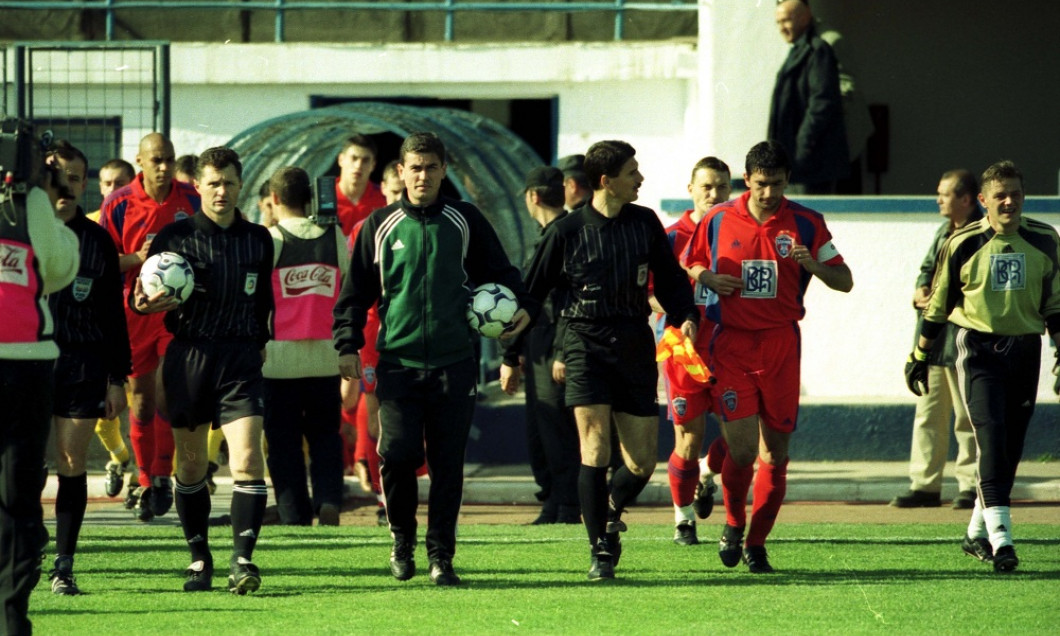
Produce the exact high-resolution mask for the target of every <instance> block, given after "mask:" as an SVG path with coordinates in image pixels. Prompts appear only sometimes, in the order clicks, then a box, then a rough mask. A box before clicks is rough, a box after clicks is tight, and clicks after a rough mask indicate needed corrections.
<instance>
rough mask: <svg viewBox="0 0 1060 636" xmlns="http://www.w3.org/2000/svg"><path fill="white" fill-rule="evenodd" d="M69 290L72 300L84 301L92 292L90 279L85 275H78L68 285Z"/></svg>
mask: <svg viewBox="0 0 1060 636" xmlns="http://www.w3.org/2000/svg"><path fill="white" fill-rule="evenodd" d="M70 292H71V293H73V295H74V300H76V301H77V302H79V303H83V302H85V299H86V298H88V295H89V294H90V293H92V279H91V278H89V277H87V276H78V277H77V278H75V279H74V282H73V283H72V284H71V285H70Z"/></svg>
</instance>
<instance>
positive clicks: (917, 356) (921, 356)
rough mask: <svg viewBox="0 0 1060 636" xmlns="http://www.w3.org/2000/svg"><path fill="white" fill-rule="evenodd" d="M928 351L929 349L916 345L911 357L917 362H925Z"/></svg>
mask: <svg viewBox="0 0 1060 636" xmlns="http://www.w3.org/2000/svg"><path fill="white" fill-rule="evenodd" d="M928 353H930V351H928V350H927V349H924V348H923V347H921V346H920V345H917V346H916V348H914V349H913V359H914V360H916V361H917V362H927V359H928Z"/></svg>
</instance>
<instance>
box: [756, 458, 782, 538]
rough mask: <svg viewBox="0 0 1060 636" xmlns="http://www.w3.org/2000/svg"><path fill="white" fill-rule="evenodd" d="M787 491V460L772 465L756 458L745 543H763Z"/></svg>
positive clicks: (774, 521) (775, 519)
mask: <svg viewBox="0 0 1060 636" xmlns="http://www.w3.org/2000/svg"><path fill="white" fill-rule="evenodd" d="M787 491H788V460H784V462H783V463H782V464H779V465H777V466H773V465H770V464H767V463H765V462H764V461H762V458H761V457H759V458H758V477H756V478H755V491H754V505H752V506H751V527H750V528H748V531H747V545H748V546H758V545H765V543H766V537H768V536H769V532H770V531H771V530H772V529H773V524H774V523H776V521H777V513H779V512H780V504H781V503H783V502H784V495H785V493H787Z"/></svg>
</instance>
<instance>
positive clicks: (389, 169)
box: [383, 159, 399, 181]
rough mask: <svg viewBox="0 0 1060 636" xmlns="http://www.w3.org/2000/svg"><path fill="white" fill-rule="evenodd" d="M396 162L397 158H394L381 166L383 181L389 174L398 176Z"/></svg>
mask: <svg viewBox="0 0 1060 636" xmlns="http://www.w3.org/2000/svg"><path fill="white" fill-rule="evenodd" d="M398 163H399V162H398V160H397V159H394V160H393V161H391V162H390V163H388V164H386V166H384V167H383V181H386V180H387V179H389V178H390V175H394V176H395V177H396V176H398V169H397V167H398Z"/></svg>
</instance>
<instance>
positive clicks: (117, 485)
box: [104, 461, 129, 497]
mask: <svg viewBox="0 0 1060 636" xmlns="http://www.w3.org/2000/svg"><path fill="white" fill-rule="evenodd" d="M128 468H129V462H127V461H126V462H115V461H110V462H107V468H106V470H107V476H106V481H105V482H104V483H105V485H104V491H105V492H106V493H107V496H108V497H117V496H118V495H120V494H121V489H122V488H124V487H125V471H126V470H128Z"/></svg>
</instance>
